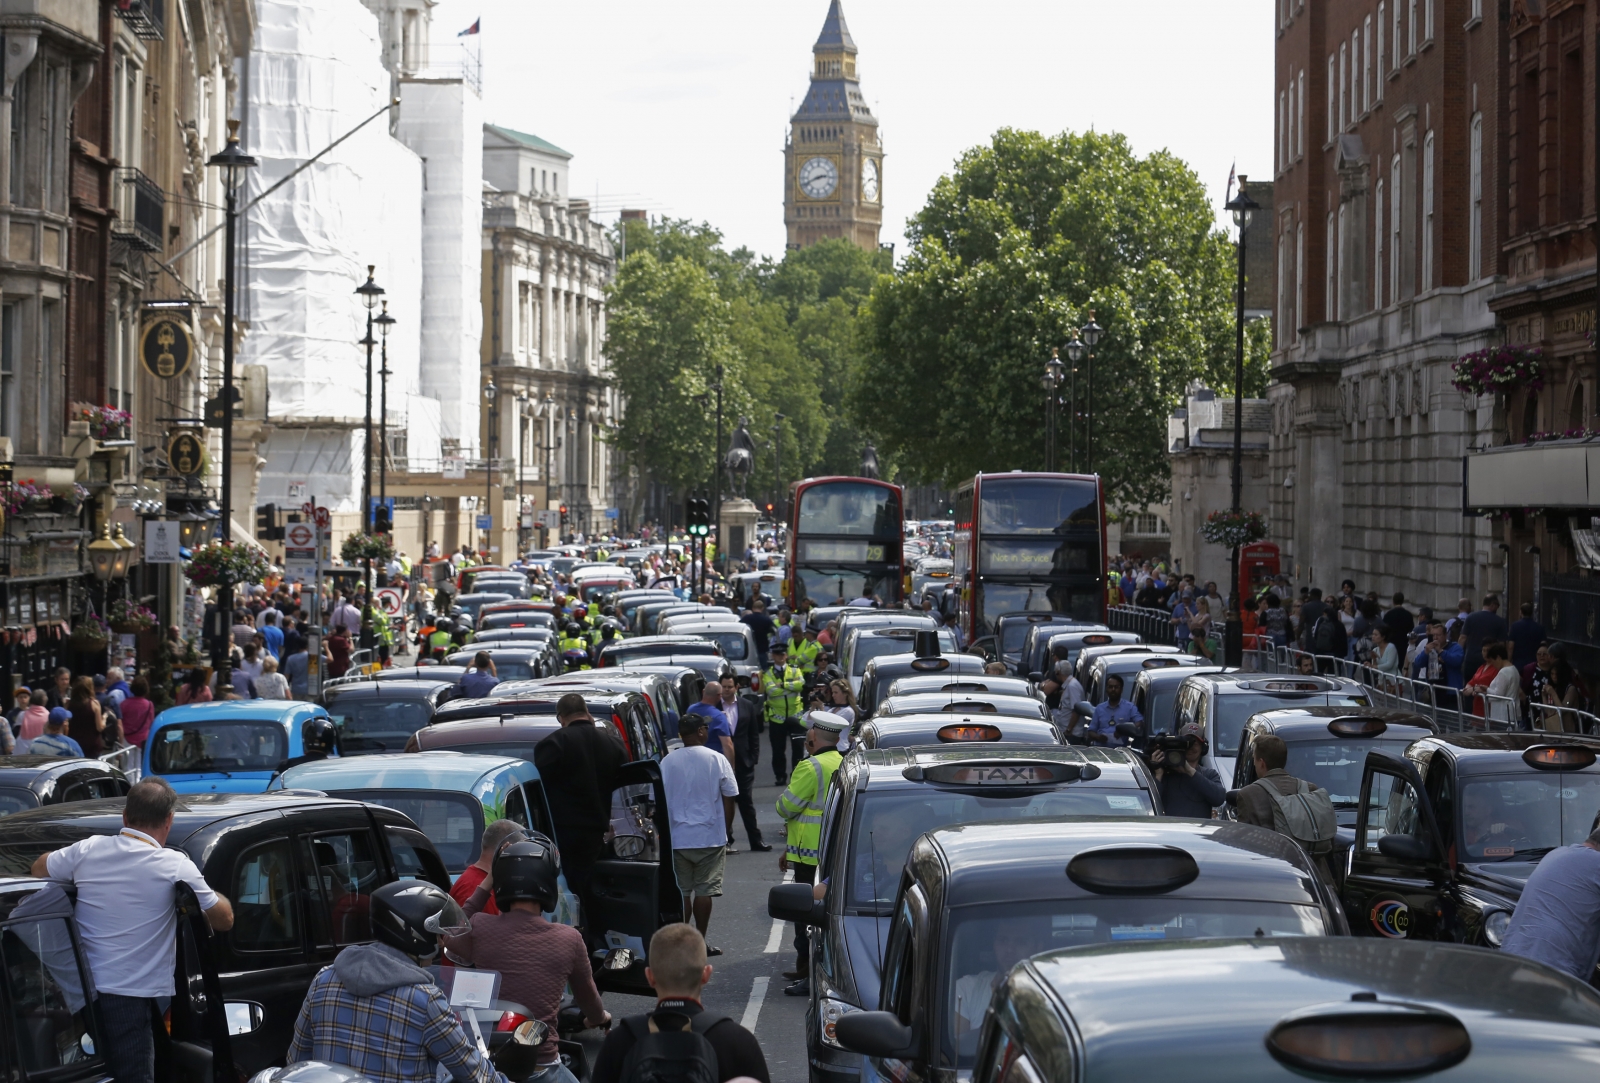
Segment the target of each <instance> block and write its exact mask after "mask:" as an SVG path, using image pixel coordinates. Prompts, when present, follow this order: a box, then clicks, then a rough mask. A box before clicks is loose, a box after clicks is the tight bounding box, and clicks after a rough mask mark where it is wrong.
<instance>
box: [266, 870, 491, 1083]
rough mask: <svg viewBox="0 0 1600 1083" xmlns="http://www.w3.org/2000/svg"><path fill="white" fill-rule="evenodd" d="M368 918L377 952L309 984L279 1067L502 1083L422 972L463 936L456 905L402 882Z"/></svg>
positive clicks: (417, 1081) (394, 1080)
mask: <svg viewBox="0 0 1600 1083" xmlns="http://www.w3.org/2000/svg"><path fill="white" fill-rule="evenodd" d="M370 912H371V917H372V931H373V934H374V935H375V936H376V937H377V942H376V943H372V944H353V945H351V946H350V947H348V948H345V949H344V950H343V951H341V952H340V953H339V955H338V958H336V959H334V961H333V965H332V966H329V967H324V968H323V969H322V971H321V972H320V973H318V974H317V976H316V977H315V978H313V979H312V981H311V989H310V990H309V991H308V992H307V993H306V1000H305V1003H304V1004H303V1005H301V1007H300V1017H299V1018H298V1019H296V1020H295V1024H294V1040H293V1041H292V1042H290V1043H289V1053H288V1058H287V1062H286V1063H289V1064H293V1063H295V1062H296V1061H302V1060H321V1061H331V1062H333V1063H335V1064H344V1065H348V1066H349V1067H351V1068H354V1069H355V1070H356V1071H358V1072H360V1073H361V1074H362V1075H364V1076H366V1077H367V1078H369V1079H371V1080H374V1081H375V1083H433V1081H434V1080H435V1079H436V1078H437V1077H438V1074H439V1072H438V1069H439V1067H440V1066H441V1065H442V1066H443V1067H444V1069H445V1070H446V1072H448V1073H449V1075H450V1077H451V1078H453V1079H454V1080H456V1083H506V1078H505V1076H503V1075H501V1074H500V1073H499V1072H497V1071H495V1068H494V1065H492V1064H491V1063H490V1062H489V1059H488V1058H487V1057H485V1056H484V1055H483V1054H482V1053H481V1052H480V1051H479V1050H478V1047H477V1045H476V1044H475V1043H474V1042H473V1041H472V1040H471V1039H470V1038H468V1037H467V1035H466V1033H465V1032H464V1031H463V1030H462V1029H461V1024H460V1022H458V1021H457V1019H456V1015H455V1012H454V1011H453V1010H452V1009H451V1007H450V1004H449V1002H448V1001H447V1000H446V999H445V995H444V993H443V991H442V990H440V989H439V987H438V986H437V985H435V984H433V976H432V975H431V974H429V973H428V971H426V970H423V969H422V965H425V964H426V963H428V962H429V961H430V960H431V959H432V958H433V957H434V955H435V954H437V952H438V950H439V933H440V932H450V931H455V930H458V929H462V928H464V927H466V924H467V923H466V917H465V915H463V914H462V912H461V908H460V907H459V906H457V905H456V902H455V900H454V899H452V898H450V896H449V895H447V894H445V893H444V892H443V891H441V890H440V889H439V888H437V887H434V886H433V885H432V884H428V883H424V882H422V881H419V880H401V881H398V882H396V883H393V884H386V885H384V886H383V887H381V888H379V889H378V890H377V891H374V892H373V893H372V897H371V908H370Z"/></svg>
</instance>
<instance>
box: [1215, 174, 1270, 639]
mask: <svg viewBox="0 0 1600 1083" xmlns="http://www.w3.org/2000/svg"><path fill="white" fill-rule="evenodd" d="M1244 184H1245V178H1244V176H1243V175H1242V174H1241V175H1240V177H1239V194H1238V195H1236V196H1234V197H1233V198H1232V199H1230V200H1228V202H1227V204H1226V206H1225V208H1224V209H1225V210H1227V211H1228V212H1230V213H1231V214H1232V215H1233V224H1234V225H1236V226H1238V227H1239V276H1238V284H1237V292H1236V295H1235V305H1234V320H1233V331H1234V344H1233V346H1234V348H1233V510H1234V512H1235V513H1238V512H1239V511H1240V510H1241V509H1240V507H1239V501H1240V499H1241V496H1242V493H1241V490H1242V489H1243V487H1244V236H1245V231H1246V230H1248V229H1249V228H1250V222H1251V220H1252V219H1254V218H1255V213H1256V211H1258V210H1260V209H1261V205H1260V204H1258V203H1257V202H1256V201H1255V200H1253V199H1251V198H1250V196H1249V194H1248V193H1247V192H1245V190H1244ZM1231 567H1232V569H1233V571H1232V576H1231V578H1230V580H1229V586H1228V598H1229V603H1228V619H1227V623H1226V624H1225V625H1224V626H1223V647H1222V649H1223V663H1224V664H1225V665H1230V666H1237V665H1241V664H1242V663H1243V661H1244V623H1243V621H1241V620H1240V619H1239V547H1238V546H1237V545H1235V546H1234V547H1233V556H1232V560H1231Z"/></svg>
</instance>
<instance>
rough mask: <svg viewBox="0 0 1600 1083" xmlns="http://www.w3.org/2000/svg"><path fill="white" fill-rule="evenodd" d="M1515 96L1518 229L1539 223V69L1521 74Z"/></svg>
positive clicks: (1522, 230) (1529, 228) (1531, 227)
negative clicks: (1520, 84) (1520, 82)
mask: <svg viewBox="0 0 1600 1083" xmlns="http://www.w3.org/2000/svg"><path fill="white" fill-rule="evenodd" d="M1519 89H1520V93H1518V95H1517V232H1518V233H1529V232H1531V231H1532V230H1534V229H1537V228H1538V226H1539V69H1538V68H1529V69H1528V70H1527V71H1526V72H1525V73H1524V74H1523V76H1522V86H1521V87H1520V88H1519Z"/></svg>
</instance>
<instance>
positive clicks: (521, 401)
mask: <svg viewBox="0 0 1600 1083" xmlns="http://www.w3.org/2000/svg"><path fill="white" fill-rule="evenodd" d="M530 401H531V400H530V399H529V398H528V391H527V389H526V388H524V389H522V390H521V391H518V392H517V557H518V559H521V557H522V548H523V546H525V545H526V544H527V541H526V539H524V538H523V536H522V456H523V452H524V451H525V450H526V449H525V448H524V447H523V439H522V433H523V423H524V422H525V421H527V420H528V418H529V417H531V416H532V415H531V414H530V413H529V410H528V403H529V402H530Z"/></svg>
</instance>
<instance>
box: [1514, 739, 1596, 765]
mask: <svg viewBox="0 0 1600 1083" xmlns="http://www.w3.org/2000/svg"><path fill="white" fill-rule="evenodd" d="M1594 759H1595V756H1594V749H1592V748H1585V747H1583V746H1582V745H1534V746H1533V747H1532V748H1529V749H1527V750H1526V751H1524V752H1523V753H1522V762H1523V763H1525V764H1527V765H1528V766H1529V767H1537V768H1539V769H1540V770H1542V771H1581V770H1583V769H1584V768H1585V767H1590V766H1593V764H1594Z"/></svg>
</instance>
